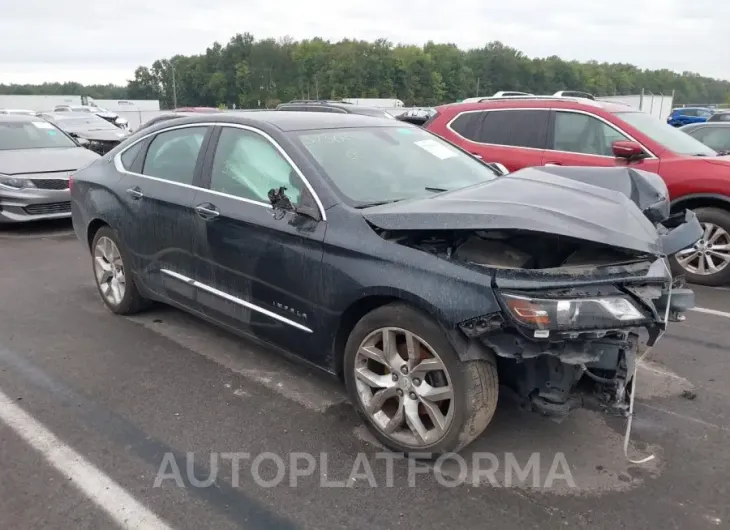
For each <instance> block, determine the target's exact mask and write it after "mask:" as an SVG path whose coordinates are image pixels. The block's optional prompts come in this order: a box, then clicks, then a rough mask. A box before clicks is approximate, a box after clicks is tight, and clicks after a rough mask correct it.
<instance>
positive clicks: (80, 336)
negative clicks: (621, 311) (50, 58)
mask: <svg viewBox="0 0 730 530" xmlns="http://www.w3.org/2000/svg"><path fill="white" fill-rule="evenodd" d="M696 292H697V306H698V307H699V308H702V309H706V310H709V311H705V312H701V311H693V312H692V313H690V314H689V315H688V318H687V320H686V321H685V322H683V323H677V324H674V325H672V326H671V328H670V330H669V331H668V332H667V334H666V335H665V337H664V338H663V339H662V341H661V342H660V344H659V345H658V346H657V347H656V348H655V349H654V350H653V351H652V352H651V353H650V354H649V356H648V358H647V359H645V362H642V364H641V368H640V370H639V374H638V392H637V395H638V397H637V402H636V415H635V419H634V422H633V433H632V436H631V442H630V444H629V446H628V454H629V457H630V459H631V460H634V461H638V460H641V459H644V458H648V457H649V456H652V455H653V459H651V460H649V461H647V462H644V463H641V464H635V463H632V462H630V461H629V460H628V459H627V458H626V457H625V456H624V447H623V441H624V430H625V427H626V421H625V419H622V418H615V417H609V416H606V415H604V414H602V413H600V412H594V411H589V410H580V411H577V412H576V413H575V414H574V415H572V416H571V417H569V418H568V419H565V420H563V421H562V422H556V421H554V420H550V419H546V418H542V417H539V416H537V415H535V414H531V413H525V412H522V411H521V410H519V409H518V408H517V406H516V405H515V404H514V402H513V401H512V400H511V398H510V396H509V394H508V393H506V392H503V393H502V394H500V404H499V407H498V410H497V414H496V416H495V419H494V421H493V423H492V424H491V425H490V426H489V427H488V429H487V431H486V432H485V433H484V434H483V435H482V436H481V437H480V438H479V439H478V440H476V441H475V442H474V443H473V444H472V445H471V446H469V447H468V448H467V449H466V450H465V451H464V452H463V453H462V455H461V460H459V459H449V460H448V461H445V462H441V463H438V464H423V463H414V462H412V461H410V462H409V461H405V460H402V459H393V458H392V455H388V454H387V453H384V452H383V450H382V448H380V447H379V446H378V444H377V443H376V442H375V441H374V440H373V439H372V438H371V437H370V436H369V434H368V433H367V431H366V429H365V428H364V426H363V425H362V423H361V422H360V421H359V420H358V418H357V416H356V415H355V413H354V412H353V410H352V409H351V407H350V406H349V405H348V403H347V400H346V397H345V394H344V391H343V388H342V387H341V385H340V384H339V383H338V382H337V381H334V380H332V379H331V378H329V377H328V376H326V375H323V374H321V373H318V372H315V371H312V370H311V369H308V368H304V367H302V366H299V365H296V364H292V363H291V362H289V361H286V360H284V359H282V358H281V357H279V356H278V355H276V354H275V353H273V352H270V351H268V350H266V349H264V348H262V347H260V346H255V345H252V344H250V343H248V342H247V341H244V340H242V339H240V338H238V337H235V336H233V335H231V334H229V333H227V332H224V331H221V330H219V329H217V328H215V327H214V326H211V325H208V324H206V323H204V322H201V321H199V320H197V319H195V318H194V317H191V316H188V315H186V314H184V313H182V312H180V311H177V310H174V309H171V308H167V307H164V306H157V307H155V308H153V309H151V310H150V311H147V312H145V313H142V314H140V315H137V316H134V317H118V316H114V315H112V314H111V313H110V312H109V311H107V310H106V309H105V308H104V306H103V305H102V302H101V300H100V299H99V296H98V294H97V292H96V288H95V286H94V283H93V278H92V272H91V262H90V258H89V255H88V253H87V252H86V251H85V249H84V248H83V246H82V245H81V243H79V242H78V241H77V240H76V238H75V236H74V235H73V234H72V233H71V231H70V226H69V224H68V223H55V224H50V225H48V224H46V225H39V226H33V227H30V228H20V229H19V228H13V229H9V230H8V229H4V230H0V463H2V466H1V467H0V469H1V470H2V472H3V475H2V476H1V477H0V528H3V529H36V528H37V529H82V528H88V529H106V528H115V527H126V528H160V529H168V528H170V529H228V528H244V529H300V528H301V529H330V528H332V529H381V528H382V529H385V528H388V529H390V528H403V529H410V528H414V529H415V528H418V529H419V530H421V529H423V528H428V529H440V528H444V529H454V528H469V529H471V528H474V529H476V528H499V529H502V530H510V529H521V530H522V529H530V528H535V529H545V528H561V529H562V528H587V529H600V528H606V529H614V528H615V529H618V528H629V529H635V528H637V529H638V528H647V529H649V528H651V529H656V528H663V529H672V528H677V529H690V528H691V529H693V530H694V529H697V530H701V529H714V528H730V501H728V499H730V486H728V477H730V452H729V451H728V447H729V446H730V421H729V418H730V413H729V412H728V410H729V408H730V385H729V384H728V383H730V362H728V359H729V357H728V356H729V355H730V290H727V289H720V288H716V289H710V288H699V287H698V288H696ZM530 466H532V467H530Z"/></svg>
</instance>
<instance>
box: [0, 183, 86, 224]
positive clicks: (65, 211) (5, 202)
mask: <svg viewBox="0 0 730 530" xmlns="http://www.w3.org/2000/svg"><path fill="white" fill-rule="evenodd" d="M68 217H71V194H70V192H69V190H68V189H65V190H41V189H23V190H17V191H14V190H8V189H1V190H0V224H2V223H22V222H27V221H39V220H43V219H63V218H68Z"/></svg>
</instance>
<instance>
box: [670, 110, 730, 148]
mask: <svg viewBox="0 0 730 530" xmlns="http://www.w3.org/2000/svg"><path fill="white" fill-rule="evenodd" d="M729 116H730V114H729ZM680 130H681V131H684V132H686V133H687V134H689V135H690V136H691V137H692V138H695V139H697V140H699V141H700V142H702V143H703V144H705V145H706V146H707V147H709V148H710V149H713V150H715V151H717V152H718V153H720V154H722V155H730V121H726V122H722V121H714V122H711V121H708V122H706V123H693V124H692V125H685V126H684V127H681V128H680Z"/></svg>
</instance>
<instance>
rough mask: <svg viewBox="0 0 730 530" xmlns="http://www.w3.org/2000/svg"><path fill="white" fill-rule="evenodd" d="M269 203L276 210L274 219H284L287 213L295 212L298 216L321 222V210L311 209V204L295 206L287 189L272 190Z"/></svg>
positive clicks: (269, 194)
mask: <svg viewBox="0 0 730 530" xmlns="http://www.w3.org/2000/svg"><path fill="white" fill-rule="evenodd" d="M268 196H269V203H271V207H272V208H273V209H274V217H275V218H276V219H281V218H283V217H284V215H285V214H286V212H294V213H296V214H300V215H304V216H307V217H310V218H312V219H314V220H315V221H319V220H321V218H320V215H319V209H317V208H316V207H311V206H310V205H309V204H307V203H305V204H301V205H299V206H295V205H294V204H293V203H292V202H291V199H290V198H289V197H288V196H287V194H286V188H285V187H283V186H281V187H280V188H278V189H277V188H272V189H270V190H269V193H268Z"/></svg>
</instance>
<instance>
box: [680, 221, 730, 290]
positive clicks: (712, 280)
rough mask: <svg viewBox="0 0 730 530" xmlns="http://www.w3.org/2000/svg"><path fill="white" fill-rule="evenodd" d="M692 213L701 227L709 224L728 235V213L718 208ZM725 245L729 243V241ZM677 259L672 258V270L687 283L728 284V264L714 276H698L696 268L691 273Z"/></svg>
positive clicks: (729, 264) (729, 229) (729, 226)
mask: <svg viewBox="0 0 730 530" xmlns="http://www.w3.org/2000/svg"><path fill="white" fill-rule="evenodd" d="M694 212H695V214H697V219H698V220H699V222H700V223H702V224H703V226H704V225H706V224H707V223H710V224H713V225H715V226H717V227H720V228H721V229H722V230H724V231H725V232H726V233H727V234H729V235H730V212H728V211H727V210H723V209H720V208H698V209H696V210H694ZM722 239H723V240H724V239H725V238H724V237H723V238H722ZM723 242H725V241H723ZM727 243H730V240H728V241H727ZM678 257H679V256H678V255H675V256H672V258H671V261H672V269H673V270H674V272H675V273H676V274H682V275H684V276H685V278H686V279H687V281H688V282H690V283H694V284H698V285H708V286H718V285H726V284H728V283H730V263H728V264H726V265H725V266H724V267H723V268H722V269H721V270H720V271H719V272H716V273H714V274H699V273H697V272H696V271H698V270H699V269H698V267H697V266H695V267H694V268H695V272H693V271H692V270H690V269H688V268H686V267H685V266H683V265H682V264H680V262H679V261H678ZM715 261H717V260H715ZM692 263H696V262H690V266H691V265H692Z"/></svg>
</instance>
